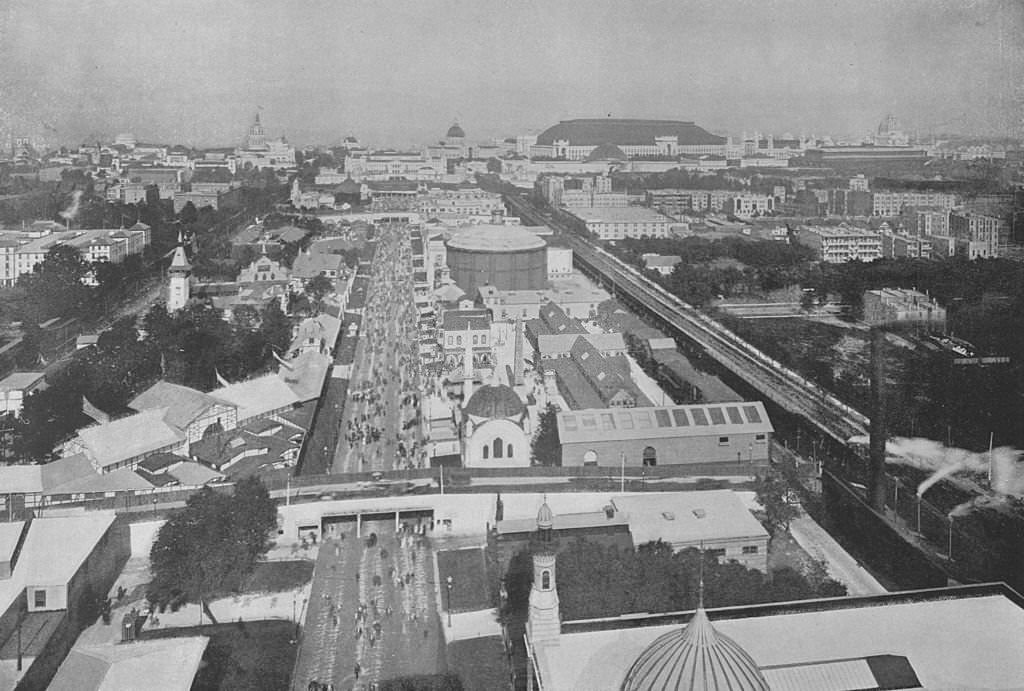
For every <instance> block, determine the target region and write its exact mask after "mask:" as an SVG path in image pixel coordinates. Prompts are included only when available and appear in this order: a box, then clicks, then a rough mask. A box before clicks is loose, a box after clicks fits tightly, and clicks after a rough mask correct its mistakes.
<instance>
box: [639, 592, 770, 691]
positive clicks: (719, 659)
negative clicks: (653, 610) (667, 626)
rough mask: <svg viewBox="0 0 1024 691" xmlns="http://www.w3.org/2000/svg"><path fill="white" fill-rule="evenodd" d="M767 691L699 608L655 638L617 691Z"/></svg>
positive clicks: (748, 660) (744, 656) (753, 666)
mask: <svg viewBox="0 0 1024 691" xmlns="http://www.w3.org/2000/svg"><path fill="white" fill-rule="evenodd" d="M663 689H678V690H680V691H690V690H694V689H695V690H700V691H704V690H708V691H716V690H717V691H734V690H739V691H768V682H767V681H765V678H764V675H762V674H761V670H760V669H758V666H757V663H756V662H754V659H753V658H752V657H750V655H749V654H748V653H747V651H745V650H744V649H743V648H741V647H740V646H739V645H738V644H737V643H736V641H734V640H732V639H731V638H729V637H728V636H723V635H722V634H720V633H718V632H717V631H716V630H715V627H713V626H712V625H711V622H710V621H708V616H707V614H705V612H704V609H703V608H699V609H698V610H697V611H696V613H694V615H693V619H691V620H690V623H689V624H687V625H686V627H685V628H682V629H677V630H675V631H670V632H669V633H666V634H665V635H663V636H659V637H658V638H656V639H655V640H654V642H653V643H651V644H650V645H649V646H647V648H646V649H645V650H644V651H643V652H642V653H640V656H639V657H638V658H637V659H636V661H635V662H634V663H633V666H632V667H630V668H629V671H628V672H627V673H626V679H625V680H624V681H623V682H622V691H656V690H657V691H661V690H663Z"/></svg>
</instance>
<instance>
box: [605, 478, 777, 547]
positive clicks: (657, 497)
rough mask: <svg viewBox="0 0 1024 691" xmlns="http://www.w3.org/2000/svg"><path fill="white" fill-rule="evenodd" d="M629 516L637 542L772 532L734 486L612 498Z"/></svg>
mask: <svg viewBox="0 0 1024 691" xmlns="http://www.w3.org/2000/svg"><path fill="white" fill-rule="evenodd" d="M612 503H613V504H614V505H615V508H616V509H618V510H619V511H622V512H623V513H624V514H626V516H627V517H628V518H629V529H630V532H631V533H633V542H634V544H637V545H642V544H644V543H645V542H651V541H653V540H664V541H665V542H667V543H669V544H671V545H673V546H676V547H679V546H682V545H695V544H699V543H700V542H702V541H707V542H715V541H721V540H737V539H744V538H746V539H760V538H767V537H768V532H767V531H766V530H765V529H764V527H763V526H762V525H761V523H760V522H759V521H758V520H757V519H756V518H754V515H753V514H752V513H750V511H749V510H748V509H747V507H746V505H745V504H744V503H743V501H742V500H741V499H740V498H739V496H737V495H736V493H735V492H733V491H732V490H727V489H723V490H708V491H703V492H666V493H660V492H652V493H649V494H641V495H634V496H621V497H615V498H614V499H612Z"/></svg>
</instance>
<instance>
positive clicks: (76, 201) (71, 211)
mask: <svg viewBox="0 0 1024 691" xmlns="http://www.w3.org/2000/svg"><path fill="white" fill-rule="evenodd" d="M81 201H82V190H75V191H74V192H72V193H71V205H70V206H68V208H66V209H64V210H63V211H61V212H60V217H61V218H63V219H64V220H65V221H73V220H75V216H77V215H78V207H79V206H80V205H81Z"/></svg>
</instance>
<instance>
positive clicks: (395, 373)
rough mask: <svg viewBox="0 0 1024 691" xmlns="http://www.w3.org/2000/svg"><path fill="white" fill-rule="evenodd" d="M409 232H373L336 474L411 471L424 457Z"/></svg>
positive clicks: (389, 229) (405, 228)
mask: <svg viewBox="0 0 1024 691" xmlns="http://www.w3.org/2000/svg"><path fill="white" fill-rule="evenodd" d="M409 232H410V230H409V228H408V226H405V225H386V226H382V227H381V228H380V231H379V235H378V240H377V242H378V245H377V250H376V252H375V254H374V259H373V265H372V267H371V279H370V288H369V290H368V291H367V298H366V305H365V308H364V311H363V322H362V329H361V333H360V342H359V345H358V347H357V351H356V358H355V369H354V370H353V376H352V380H351V384H350V386H349V402H348V403H347V404H346V406H345V413H344V421H343V424H342V432H343V435H342V439H343V444H340V445H339V447H340V448H339V450H338V454H337V457H336V459H335V471H336V472H358V471H365V470H398V469H405V468H416V467H421V466H422V465H423V463H424V460H425V453H424V451H423V448H422V443H421V440H420V429H419V424H418V423H419V417H420V394H419V387H420V377H421V373H420V367H419V357H418V352H417V347H418V346H417V342H418V332H417V312H416V306H415V303H414V300H413V265H412V244H411V242H410V238H409Z"/></svg>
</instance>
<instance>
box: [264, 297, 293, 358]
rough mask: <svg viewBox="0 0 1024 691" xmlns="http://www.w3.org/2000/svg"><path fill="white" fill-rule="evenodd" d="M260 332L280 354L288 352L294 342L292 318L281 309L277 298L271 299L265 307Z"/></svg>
mask: <svg viewBox="0 0 1024 691" xmlns="http://www.w3.org/2000/svg"><path fill="white" fill-rule="evenodd" d="M260 333H261V334H263V337H264V338H265V339H266V340H267V343H268V344H269V345H270V347H271V348H273V349H274V350H275V351H276V352H277V353H278V354H279V355H283V354H284V353H286V352H287V351H288V348H289V346H291V344H292V323H291V320H290V319H288V316H287V315H286V314H285V313H284V312H282V311H281V305H280V303H279V302H278V301H277V300H276V299H273V300H269V301H268V302H267V306H266V307H264V308H263V319H262V321H261V323H260Z"/></svg>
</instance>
